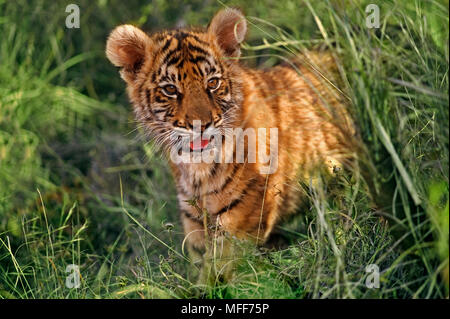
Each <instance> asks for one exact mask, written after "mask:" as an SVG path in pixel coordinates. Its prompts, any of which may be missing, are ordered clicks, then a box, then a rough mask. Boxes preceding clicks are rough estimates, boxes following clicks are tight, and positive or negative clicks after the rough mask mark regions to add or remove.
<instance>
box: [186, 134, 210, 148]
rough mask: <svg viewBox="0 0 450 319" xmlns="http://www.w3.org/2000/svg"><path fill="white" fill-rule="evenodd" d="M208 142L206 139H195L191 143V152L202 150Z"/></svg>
mask: <svg viewBox="0 0 450 319" xmlns="http://www.w3.org/2000/svg"><path fill="white" fill-rule="evenodd" d="M208 144H209V140H208V139H202V138H201V137H198V138H196V139H195V140H194V141H191V143H190V147H191V150H193V151H198V150H202V149H204V148H205V147H206V146H208Z"/></svg>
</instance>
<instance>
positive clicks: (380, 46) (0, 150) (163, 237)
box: [0, 0, 449, 298]
mask: <svg viewBox="0 0 450 319" xmlns="http://www.w3.org/2000/svg"><path fill="white" fill-rule="evenodd" d="M368 3H370V1H356V0H353V1H351V0H349V1H343V0H342V1H329V2H328V1H323V2H322V1H321V2H317V1H315V2H313V1H300V0H298V1H293V0H282V1H271V0H265V1H259V2H258V6H250V5H249V4H246V1H231V2H224V3H222V2H217V1H213V0H211V1H206V2H205V1H200V0H194V1H181V0H178V1H170V2H169V1H162V0H158V1H152V2H149V3H148V4H142V3H141V4H139V1H131V0H130V1H127V3H126V4H123V3H122V2H120V1H108V0H103V1H79V4H80V9H81V28H80V29H71V30H69V29H66V28H65V26H64V21H65V17H66V13H65V12H64V11H65V5H64V4H55V3H52V2H50V1H42V0H41V1H40V0H33V1H25V0H18V1H5V0H0V34H1V41H0V296H1V297H2V298H190V297H199V296H201V297H205V298H258V297H264V298H444V297H447V298H448V278H449V277H448V276H449V275H448V263H449V259H448V258H449V257H448V255H449V248H448V238H449V237H448V236H449V234H448V230H449V204H448V203H449V202H448V194H449V188H448V187H449V186H448V185H449V184H448V176H449V174H448V168H449V161H448V155H449V151H448V147H449V141H448V138H449V124H448V121H449V101H448V84H449V82H448V61H449V52H448V21H449V20H448V19H449V18H448V16H449V14H448V1H400V0H390V1H384V2H383V4H382V5H380V12H381V28H380V29H367V28H366V27H365V17H366V14H365V13H364V8H365V6H366V5H367V4H368ZM223 5H230V6H231V5H237V6H240V7H241V8H243V9H244V11H245V13H246V15H247V16H248V21H249V25H250V34H249V37H248V38H247V41H246V43H245V45H244V50H243V54H244V57H246V58H245V59H243V61H242V62H243V63H246V64H248V65H250V66H255V67H268V66H272V65H274V64H276V63H278V62H279V61H280V59H282V58H281V57H289V55H290V54H292V52H296V51H302V50H304V49H306V48H313V47H317V46H322V47H326V48H328V49H329V50H331V51H332V52H333V54H334V55H335V56H336V58H337V59H338V61H339V68H340V78H341V82H342V87H343V89H344V91H345V92H346V94H347V95H348V101H349V107H350V109H351V111H352V114H353V116H354V118H355V120H356V122H357V123H358V127H359V131H360V134H361V136H362V139H363V141H364V145H365V152H364V156H362V157H361V164H362V167H363V173H364V174H361V175H363V176H364V177H365V178H362V177H361V176H360V174H358V172H355V174H354V176H353V177H352V178H351V179H350V180H349V181H348V182H347V183H345V185H343V187H342V192H341V193H339V194H337V195H336V196H334V197H331V196H329V195H327V194H325V192H324V191H325V189H322V188H318V189H312V190H309V191H308V194H309V196H310V199H311V200H310V202H311V205H310V207H308V208H307V209H305V210H304V211H302V213H301V214H299V216H298V217H297V218H295V219H294V220H292V221H290V222H289V223H286V224H283V225H282V226H280V227H279V229H278V230H279V231H281V232H282V233H283V234H284V236H285V237H287V238H288V243H289V244H288V245H287V247H285V248H283V249H280V250H269V249H264V248H257V247H254V246H252V245H250V244H249V243H245V242H237V243H236V249H237V250H239V253H237V254H236V256H238V257H237V261H236V270H235V277H233V278H232V279H230V280H229V281H227V282H226V283H223V282H216V283H215V284H211V285H209V286H206V287H205V286H199V285H197V284H196V269H195V267H194V266H192V265H191V264H190V263H189V262H188V260H187V256H185V255H184V250H183V247H182V242H183V237H184V236H183V231H182V227H181V223H180V220H179V217H178V214H177V208H176V194H175V189H174V186H173V181H172V180H171V178H170V172H169V170H168V167H167V163H166V162H165V160H164V159H162V158H161V157H160V156H159V155H158V154H155V153H154V152H153V149H152V147H151V144H146V143H145V141H143V140H142V139H140V138H139V136H140V135H141V134H140V132H139V131H136V130H135V122H134V119H133V117H132V112H131V108H130V106H129V102H128V101H127V98H126V95H125V90H124V84H123V83H122V81H121V80H120V78H119V75H118V72H117V70H116V69H115V68H114V67H113V66H111V65H110V64H109V62H108V61H107V60H106V58H105V56H104V53H103V50H104V45H105V41H106V37H107V35H108V33H109V32H110V31H111V30H112V29H113V28H114V27H115V26H116V25H118V24H121V23H134V24H137V25H139V26H141V27H142V28H144V29H146V30H148V31H152V30H156V29H159V28H170V27H174V26H175V25H183V24H193V25H199V24H200V25H206V24H207V23H208V22H209V19H210V18H211V17H212V15H213V14H214V13H215V12H216V11H217V10H218V9H219V8H221V7H222V6H223ZM367 185H370V186H371V187H372V191H373V194H371V196H370V194H369V192H368V186H367ZM374 203H376V205H375V204H374ZM69 264H77V265H79V266H80V270H81V275H82V282H81V287H80V288H78V289H69V288H67V287H66V286H65V280H66V276H67V275H68V274H67V273H66V272H65V270H66V267H67V265H69ZM369 264H377V265H378V266H379V268H380V270H381V276H380V281H381V282H380V288H379V289H368V288H367V287H366V285H365V280H366V277H367V275H368V274H367V273H366V271H365V268H366V266H367V265H369Z"/></svg>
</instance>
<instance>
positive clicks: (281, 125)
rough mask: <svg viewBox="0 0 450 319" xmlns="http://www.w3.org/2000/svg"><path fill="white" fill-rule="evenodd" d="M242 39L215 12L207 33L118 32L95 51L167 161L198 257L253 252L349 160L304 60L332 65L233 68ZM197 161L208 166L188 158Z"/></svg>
mask: <svg viewBox="0 0 450 319" xmlns="http://www.w3.org/2000/svg"><path fill="white" fill-rule="evenodd" d="M246 32H247V24H246V20H245V18H244V16H243V15H242V13H241V12H240V11H239V10H237V9H223V10H221V11H219V12H218V13H217V14H216V15H215V16H214V18H213V19H212V21H211V22H210V24H209V26H208V27H207V28H206V29H189V30H187V29H181V30H173V31H161V32H156V33H154V34H152V35H147V34H146V33H144V32H143V31H141V30H140V29H138V28H136V27H134V26H131V25H121V26H118V27H117V28H116V29H114V30H113V31H112V33H111V35H110V36H109V38H108V41H107V45H106V55H107V57H108V59H109V60H110V61H111V62H112V63H113V64H114V65H115V66H117V67H120V68H121V69H120V75H121V77H122V79H123V80H124V81H125V82H126V84H127V92H128V95H129V98H130V100H131V102H132V104H133V106H134V112H135V115H136V118H137V120H138V121H139V122H140V123H141V124H142V125H143V126H144V128H145V130H146V132H147V133H148V134H149V136H151V138H153V139H154V141H155V143H156V144H157V145H159V146H161V149H162V151H163V152H164V153H165V154H166V155H167V157H168V159H169V163H170V166H171V170H172V174H173V177H174V180H175V182H176V187H177V191H178V204H179V210H180V213H181V219H182V222H183V226H184V230H185V234H186V242H187V243H188V244H189V245H190V247H191V248H193V249H195V250H197V251H198V250H202V249H204V247H205V243H206V241H205V238H207V237H211V236H212V235H217V234H229V235H231V236H234V237H237V238H246V239H251V240H254V241H255V242H257V243H259V244H261V243H264V242H265V241H266V240H267V238H268V237H269V235H270V234H271V232H272V230H273V229H274V226H275V225H276V224H277V223H278V222H279V221H280V220H281V219H282V218H283V217H284V216H287V215H289V214H291V213H292V212H294V211H295V210H296V208H297V207H298V205H299V204H300V203H301V202H302V198H303V197H304V194H303V195H302V191H301V188H300V187H299V182H302V181H303V182H305V183H309V182H310V181H311V178H312V177H313V176H314V174H315V173H316V172H325V173H326V172H328V171H329V172H331V173H333V170H336V169H339V168H341V167H342V166H345V165H346V164H348V163H349V162H351V159H352V154H353V146H352V143H351V140H352V136H353V134H354V129H353V127H352V125H351V123H350V121H349V119H348V116H347V114H346V112H345V109H344V105H343V103H342V98H341V95H340V94H338V93H337V91H336V90H335V89H333V86H332V85H330V83H329V82H327V81H326V80H324V77H323V76H322V75H321V74H322V73H320V72H318V71H317V70H316V69H315V68H314V67H311V66H310V65H311V64H310V63H305V61H313V62H315V63H313V64H316V65H318V66H319V67H320V68H321V69H322V70H324V71H325V72H326V71H327V70H333V69H336V66H335V64H334V62H333V59H332V58H331V56H330V55H326V54H319V53H313V52H310V53H309V54H308V53H307V54H306V57H308V59H306V58H305V57H304V58H303V59H302V58H301V57H298V58H297V59H295V61H293V63H292V64H291V65H289V64H288V65H286V66H281V65H280V66H276V67H273V68H271V69H268V70H255V69H251V68H248V67H245V66H243V65H241V64H240V63H239V56H240V44H241V43H242V42H243V40H244V38H245V35H246ZM261 132H263V133H265V134H262V133H261ZM264 135H265V139H264V138H261V136H264ZM174 150H175V151H174ZM180 152H181V153H183V154H184V155H188V156H187V157H185V159H186V158H187V159H188V160H179V158H178V157H177V156H179V154H180ZM204 153H212V154H213V158H214V160H212V161H211V160H203V158H200V159H201V160H198V161H195V160H193V158H194V157H197V158H198V157H199V155H200V154H202V155H203V154H204ZM177 159H178V160H177ZM189 159H190V160H189ZM205 235H206V236H205Z"/></svg>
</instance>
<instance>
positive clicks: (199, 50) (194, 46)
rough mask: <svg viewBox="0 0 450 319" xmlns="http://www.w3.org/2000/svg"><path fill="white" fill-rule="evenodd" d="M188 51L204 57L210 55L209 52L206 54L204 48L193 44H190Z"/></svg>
mask: <svg viewBox="0 0 450 319" xmlns="http://www.w3.org/2000/svg"><path fill="white" fill-rule="evenodd" d="M188 49H189V50H191V51H196V52H199V53H201V54H204V55H209V53H208V52H206V51H205V50H203V49H202V48H200V47H198V46H196V45H193V44H192V43H189V44H188Z"/></svg>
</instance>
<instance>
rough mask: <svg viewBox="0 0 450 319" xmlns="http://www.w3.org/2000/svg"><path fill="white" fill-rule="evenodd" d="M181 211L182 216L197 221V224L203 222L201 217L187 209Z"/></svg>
mask: <svg viewBox="0 0 450 319" xmlns="http://www.w3.org/2000/svg"><path fill="white" fill-rule="evenodd" d="M181 212H182V213H183V215H184V216H186V217H187V218H189V219H190V220H192V221H195V222H197V223H199V224H202V223H203V220H202V218H201V217H197V216H194V215H192V214H191V213H189V212H188V211H187V210H184V209H182V210H181Z"/></svg>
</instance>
